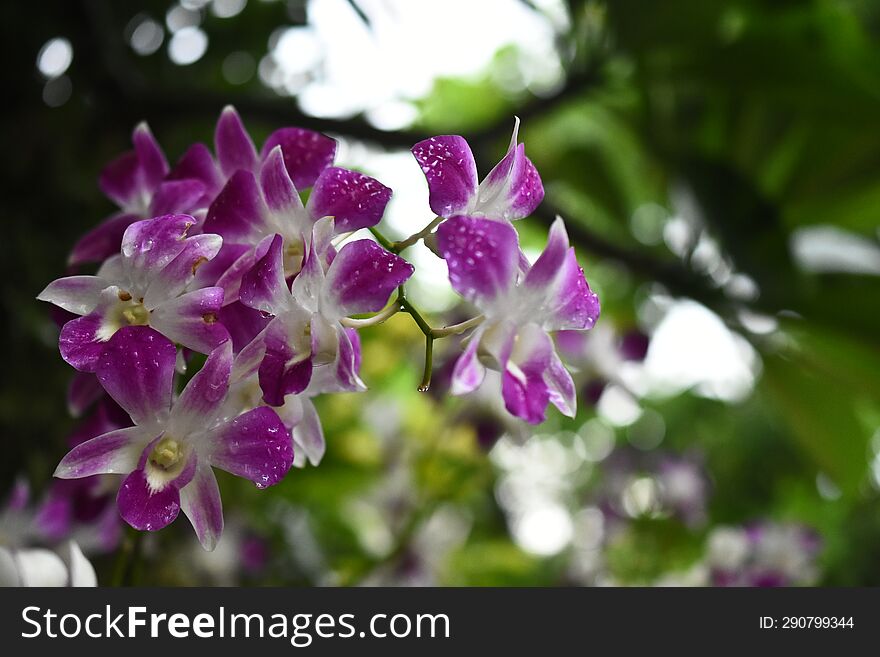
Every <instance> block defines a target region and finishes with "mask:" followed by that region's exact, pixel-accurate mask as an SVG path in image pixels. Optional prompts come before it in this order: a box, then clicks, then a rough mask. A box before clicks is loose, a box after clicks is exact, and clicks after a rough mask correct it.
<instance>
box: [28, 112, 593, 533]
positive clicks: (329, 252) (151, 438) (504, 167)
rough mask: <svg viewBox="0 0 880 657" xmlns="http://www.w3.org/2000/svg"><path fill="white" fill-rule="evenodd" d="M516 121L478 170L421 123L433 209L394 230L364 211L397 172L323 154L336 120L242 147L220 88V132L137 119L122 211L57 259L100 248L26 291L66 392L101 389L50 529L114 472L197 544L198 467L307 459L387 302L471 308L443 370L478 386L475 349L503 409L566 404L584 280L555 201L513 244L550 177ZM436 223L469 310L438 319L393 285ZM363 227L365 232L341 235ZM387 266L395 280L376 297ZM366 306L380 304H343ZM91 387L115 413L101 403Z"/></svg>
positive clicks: (116, 190)
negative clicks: (566, 355) (326, 411)
mask: <svg viewBox="0 0 880 657" xmlns="http://www.w3.org/2000/svg"><path fill="white" fill-rule="evenodd" d="M518 131H519V119H517V120H516V122H515V125H514V130H513V135H512V138H511V142H510V146H509V148H508V151H507V153H506V155H505V156H504V158H503V159H502V160H501V161H500V162H499V163H498V164H497V165H496V166H495V167H494V168H493V169H492V171H491V172H490V173H489V175H488V176H487V177H486V178H485V179H484V180H483V181H482V182H478V178H477V167H476V163H475V161H474V157H473V154H472V153H471V150H470V147H469V146H468V144H467V142H466V141H465V140H464V138H462V137H460V136H454V135H452V136H438V137H433V138H431V139H427V140H425V141H422V142H419V143H418V144H416V145H415V146H414V147H413V149H412V152H413V155H414V156H415V158H416V160H417V162H418V163H419V165H420V166H421V169H422V171H423V172H424V174H425V177H426V179H427V181H428V187H429V192H430V200H429V201H430V207H431V209H432V210H433V212H434V213H435V214H436V215H437V218H436V219H435V221H434V222H432V223H431V225H430V226H429V228H428V229H425V230H422V231H420V232H417V233H414V234H413V235H412V236H410V237H409V238H407V239H405V240H402V241H400V242H397V243H389V242H388V241H386V240H385V239H384V238H383V237H382V236H381V234H379V233H378V232H377V231H376V230H375V226H376V225H377V224H378V223H379V222H380V220H381V219H382V217H383V215H384V213H385V209H386V206H387V205H388V202H389V200H390V198H391V193H392V192H391V189H389V188H388V187H386V186H385V185H383V184H382V183H380V182H379V181H377V180H375V179H373V178H371V177H369V176H366V175H364V174H361V173H358V172H355V171H350V170H348V169H344V168H340V167H337V166H333V162H334V159H335V156H336V142H335V140H333V139H331V138H330V137H327V136H325V135H322V134H320V133H317V132H313V131H311V130H306V129H302V128H293V127H291V128H282V129H280V130H277V131H275V132H273V133H272V134H270V136H269V137H268V139H267V140H266V141H265V143H264V144H263V145H262V147H261V148H260V149H259V150H258V149H257V147H256V146H255V145H254V142H253V140H252V139H251V137H250V136H249V135H248V132H247V130H246V129H245V127H244V125H243V123H242V121H241V118H240V117H239V115H238V114H237V113H236V111H235V110H234V109H233V108H231V107H227V108H225V109H224V110H223V112H222V114H221V116H220V118H219V120H218V122H217V126H216V131H215V135H214V153H213V154H212V152H211V151H210V150H209V148H208V147H207V146H205V145H203V144H194V145H192V146H191V147H190V148H189V149H188V150H187V151H186V152H185V154H184V155H183V157H182V158H180V160H178V162H177V164H176V165H175V166H174V167H173V168H172V167H169V165H168V162H167V160H166V158H165V155H164V153H163V152H162V150H161V148H160V147H159V145H158V144H157V143H156V140H155V139H154V138H153V136H152V134H151V133H150V131H149V129H148V128H147V127H146V124H141V125H139V126H138V127H137V128H136V129H135V131H134V135H133V142H134V150H133V151H131V152H129V153H125V154H123V155H122V156H120V157H119V158H117V159H116V160H115V161H113V162H112V163H111V164H110V165H109V166H108V167H107V168H106V169H105V170H104V172H103V173H102V175H101V181H100V186H101V189H102V190H103V191H104V192H105V193H106V194H107V196H109V197H110V198H111V199H112V200H114V201H115V202H116V203H117V205H118V206H119V208H120V213H119V214H117V215H114V216H113V217H111V218H110V219H109V220H107V221H106V222H104V223H103V224H101V225H100V226H98V227H97V228H95V229H94V230H93V231H91V232H90V233H88V234H87V235H86V236H85V237H84V238H82V240H80V242H79V243H78V244H77V246H76V248H75V249H74V253H73V255H72V256H71V258H70V261H69V263H70V264H71V266H74V267H76V266H79V265H81V264H84V263H87V262H98V263H101V264H100V266H99V268H98V271H97V274H96V275H94V276H67V277H64V278H60V279H58V280H56V281H53V282H52V283H50V284H49V285H48V286H47V287H46V288H45V289H44V290H43V291H42V292H41V293H40V295H39V297H38V298H39V299H40V300H43V301H48V302H50V303H52V304H54V305H55V306H57V307H58V308H60V309H61V310H59V311H58V313H59V316H61V315H63V316H64V321H65V323H64V324H63V326H62V328H61V334H60V338H59V348H60V351H61V355H62V357H63V358H64V360H65V361H67V362H68V363H69V364H71V365H72V366H73V367H74V368H76V369H77V370H79V372H78V374H77V376H76V378H75V380H74V382H73V383H72V384H71V387H70V391H69V398H68V405H69V408H70V410H71V413H72V414H74V415H79V414H82V413H83V412H84V411H85V410H86V409H87V408H88V407H89V406H91V405H93V404H95V402H96V401H98V400H99V399H101V398H102V397H103V399H102V401H101V402H100V405H99V406H98V409H97V411H96V413H95V415H94V416H93V418H95V417H96V418H98V420H97V421H96V422H91V421H90V422H87V423H85V424H84V425H83V429H82V430H81V431H80V432H79V435H78V439H77V440H76V441H75V442H74V443H73V444H72V445H71V446H72V449H71V451H70V452H69V453H68V454H67V456H65V457H64V458H63V459H62V461H61V463H60V465H59V466H58V469H57V470H56V473H55V474H56V476H57V477H59V478H61V479H78V480H80V481H79V482H66V481H65V482H59V483H60V485H58V486H55V487H53V489H52V490H51V491H50V494H49V495H48V496H47V498H46V503H45V505H44V509H43V512H42V516H43V520H44V521H45V522H44V523H43V524H44V525H45V528H44V531H45V533H52V534H53V535H56V536H59V537H60V536H62V535H66V534H67V533H68V532H69V529H70V527H71V526H73V524H74V521H76V520H78V519H79V517H80V515H79V514H80V512H82V511H89V510H92V509H91V507H90V506H89V505H92V506H95V505H96V504H97V501H98V500H100V501H101V502H102V503H104V502H106V499H105V498H106V493H107V489H106V484H107V482H108V481H111V482H112V478H107V477H102V478H100V479H98V478H95V477H93V475H99V474H120V475H125V479H124V481H123V482H122V485H121V487H120V488H119V492H118V494H117V506H118V509H119V512H120V513H121V515H122V517H123V518H124V519H125V521H126V522H128V524H130V525H131V526H133V527H135V528H136V529H140V530H157V529H161V528H162V527H165V526H166V525H168V524H170V523H171V522H172V521H173V520H174V519H175V518H176V517H177V515H178V514H179V512H180V510H183V512H184V514H185V515H186V516H187V517H188V518H189V519H190V521H191V522H192V524H193V527H194V528H195V531H196V534H197V536H198V538H199V541H200V542H201V544H202V545H203V546H204V547H205V548H206V549H209V550H210V549H213V547H214V546H215V545H216V543H217V540H218V539H219V537H220V534H221V532H222V529H223V513H222V508H221V501H220V493H219V489H218V484H217V480H216V478H215V475H214V471H213V468H214V467H217V468H220V469H223V470H226V471H229V472H231V473H233V474H236V475H239V476H241V477H244V478H247V479H250V480H251V481H253V482H254V483H255V484H256V485H257V486H258V487H261V488H262V487H266V486H270V485H272V484H275V483H277V482H278V481H280V480H281V479H282V478H283V477H284V476H285V475H286V473H287V472H288V470H289V469H290V467H291V466H292V465H297V466H301V465H304V464H305V463H306V462H309V463H312V464H313V465H317V464H318V463H319V462H320V461H321V458H322V457H323V455H324V452H325V439H324V434H323V430H322V427H321V421H320V418H319V417H318V413H317V410H316V407H315V404H314V403H313V401H312V400H313V398H314V397H316V396H318V395H323V394H328V393H335V392H346V391H361V390H364V389H365V388H366V386H365V384H364V382H363V381H362V380H361V378H360V366H361V345H360V337H359V335H358V332H357V329H358V328H361V327H364V326H373V325H377V324H380V323H382V322H383V321H385V320H386V319H388V318H389V317H390V316H391V315H393V314H394V313H395V312H398V311H400V310H405V311H406V312H408V313H409V314H411V315H413V317H414V318H416V321H417V323H418V325H419V327H420V329H421V330H422V331H423V332H424V333H425V336H426V339H427V340H428V347H430V346H431V344H432V341H433V340H434V339H435V338H438V337H443V336H446V335H451V334H453V333H457V334H462V333H463V332H464V331H466V330H468V329H471V328H474V327H476V328H474V330H473V333H472V334H471V335H470V336H469V337H468V338H467V339H466V340H465V341H464V343H463V344H464V345H465V348H464V352H463V354H461V356H459V357H458V359H457V361H456V364H455V367H454V370H453V372H452V380H451V392H452V394H456V395H460V394H463V393H467V392H471V391H473V390H475V389H476V388H477V387H479V386H480V385H481V383H482V382H483V378H484V376H485V373H486V367H487V366H488V367H489V368H491V369H494V370H497V371H498V372H499V373H500V377H499V378H500V381H501V384H500V387H501V398H503V400H504V404H505V407H506V409H507V410H508V411H509V412H510V413H511V414H513V415H514V416H516V417H519V418H522V419H523V420H526V421H527V422H529V423H533V424H535V423H539V422H541V421H543V420H544V418H545V414H546V408H547V406H548V405H549V404H550V403H552V404H554V405H555V406H557V407H558V408H559V409H560V411H562V412H563V413H565V414H567V415H573V414H574V412H575V407H576V398H575V387H574V383H573V382H572V378H571V375H570V374H569V373H568V371H567V370H566V369H565V367H564V366H563V365H562V362H561V361H560V359H559V356H558V355H557V353H556V349H555V346H554V337H553V336H554V335H555V332H557V331H583V330H585V329H589V328H591V327H592V326H593V324H594V323H595V321H596V319H597V318H598V315H599V302H598V299H597V298H596V295H595V294H593V292H592V291H591V290H590V287H589V285H588V284H587V281H586V279H585V278H584V274H583V270H581V268H580V267H579V266H578V263H577V260H576V259H575V255H574V251H573V249H572V248H570V246H569V242H568V236H567V234H566V231H565V227H564V225H563V223H562V220H561V219H559V220H557V221H556V223H554V224H553V227H552V228H551V230H550V236H549V240H548V243H547V246H546V248H545V250H544V252H543V253H542V254H541V256H540V257H539V258H538V259H537V260H536V261H535V263H534V264H531V263H529V261H528V260H527V259H526V257H525V255H524V254H523V252H522V250H521V249H520V247H519V239H518V236H517V232H516V230H515V229H514V227H513V223H512V222H513V221H514V220H516V219H520V218H523V217H525V216H527V215H529V214H531V213H532V212H533V211H534V210H535V208H536V207H537V205H538V204H539V203H540V202H541V200H542V199H543V196H544V188H543V184H542V182H541V178H540V176H539V175H538V172H537V170H536V169H535V167H534V165H533V164H532V162H531V161H530V160H529V159H528V158H527V157H526V155H525V149H524V146H523V145H522V144H519V143H517V137H518ZM306 190H310V191H309V192H308V200H307V201H306V202H303V198H304V196H302V193H303V192H304V191H306ZM438 224H439V229H438V230H437V233H436V235H434V236H431V239H432V240H435V242H432V244H431V245H430V246H431V248H435V247H436V249H435V250H436V251H438V252H439V253H440V254H441V255H442V256H443V258H444V259H445V260H446V263H447V266H448V270H449V277H450V280H451V283H452V286H453V288H454V289H455V290H456V291H457V292H458V293H459V294H460V295H461V296H462V297H463V298H464V299H465V300H467V301H469V302H470V303H472V304H473V305H475V306H476V307H477V308H478V310H479V311H480V313H481V315H480V316H479V317H476V318H472V319H470V320H467V321H464V322H461V323H460V324H457V325H453V326H451V327H445V328H442V329H432V328H430V325H429V324H428V322H427V320H425V319H424V318H422V317H420V316H419V314H418V311H417V309H415V308H414V307H413V305H412V304H411V303H410V301H409V300H408V299H407V298H406V297H405V295H404V290H403V285H404V284H405V283H406V282H407V281H408V280H409V278H410V276H412V274H413V271H414V269H413V266H412V265H411V264H409V263H408V262H407V261H406V260H404V259H403V258H401V257H400V256H398V255H397V253H399V252H401V251H402V250H403V249H405V248H406V247H407V246H409V245H412V244H415V243H416V242H417V241H418V240H420V239H425V238H427V237H428V236H429V231H430V230H432V229H433V227H434V226H437V225H438ZM363 228H370V229H372V230H373V231H374V232H376V239H377V240H378V242H376V241H373V240H371V239H361V240H356V241H351V242H348V243H344V240H345V238H346V237H347V236H348V234H350V233H352V232H354V231H356V230H359V229H363ZM340 243H342V244H343V246H341V248H340V247H339V244H340ZM380 244H381V245H385V246H381V245H380ZM386 247H387V248H386ZM398 288H399V289H400V297H399V302H396V303H394V304H392V305H388V300H389V297H390V296H391V295H392V294H393V293H394V291H395V290H396V289H398ZM368 313H369V314H372V313H375V314H374V315H373V316H371V317H368V318H363V317H357V316H359V315H364V314H368ZM71 317H72V319H71ZM60 323H61V322H60V321H59V325H60ZM178 347H181V349H178ZM189 352H197V353H202V354H206V355H207V360H206V361H205V363H204V365H203V366H202V368H201V369H200V370H199V371H198V372H196V373H195V374H194V375H193V376H192V378H191V379H190V380H189V383H188V384H187V385H186V387H185V388H184V389H183V391H182V392H181V393H180V395H179V396H176V397H175V394H174V389H175V388H174V382H175V372H183V370H184V368H185V367H186V361H187V356H188V354H189ZM428 353H430V350H429V351H428ZM192 362H195V359H192ZM192 362H191V363H190V365H192ZM426 362H428V363H430V358H428V359H426ZM429 379H430V367H429V366H426V369H425V379H424V381H429ZM99 386H100V387H99ZM423 387H424V388H426V387H427V384H425V385H424V386H423ZM486 389H487V390H488V387H486ZM105 392H106V395H108V396H109V397H104V393H105ZM111 399H112V400H113V401H111ZM495 399H499V397H498V396H497V394H496V395H495ZM117 405H118V406H117ZM120 407H121V409H120ZM107 408H112V409H115V411H120V410H121V411H124V413H126V414H127V415H128V416H129V417H124V416H123V417H122V418H119V417H116V414H115V411H114V416H113V417H112V418H110V417H105V416H103V415H101V413H105V411H106V409H107ZM105 415H106V413H105ZM111 419H112V422H109V420H111ZM104 420H107V422H105V421H104ZM129 420H130V421H131V423H133V426H129ZM517 422H518V421H517ZM519 424H522V423H519ZM98 433H100V435H96V434H98ZM86 438H88V439H86ZM89 477H91V479H86V478H89ZM73 484H76V485H73ZM83 500H84V502H83ZM81 502H82V504H83V505H84V506H83V508H82V509H80V508H79V507H78V506H77V505H80V504H81ZM93 502H94V503H95V504H92V503H93ZM87 507H88V508H87ZM95 508H97V507H95ZM105 508H106V504H105V505H104V507H102V509H105ZM111 510H112V507H111ZM102 513H103V511H102ZM110 520H116V518H115V517H112V518H110Z"/></svg>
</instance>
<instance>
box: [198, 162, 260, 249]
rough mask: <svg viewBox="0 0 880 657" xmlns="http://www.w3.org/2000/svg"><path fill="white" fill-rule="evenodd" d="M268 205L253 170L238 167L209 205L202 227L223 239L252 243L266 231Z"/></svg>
mask: <svg viewBox="0 0 880 657" xmlns="http://www.w3.org/2000/svg"><path fill="white" fill-rule="evenodd" d="M267 212H268V209H267V208H266V204H265V202H264V201H263V195H262V194H261V193H260V188H259V186H258V185H257V180H256V178H254V174H253V173H251V172H250V171H238V172H237V173H235V174H234V175H233V176H232V177H231V178H230V179H229V182H227V183H226V186H225V187H224V188H223V189H222V190H221V192H220V194H218V195H217V198H216V199H215V200H214V202H213V203H212V204H211V207H210V208H208V216H207V217H206V218H205V224H204V227H203V230H204V231H205V232H206V233H217V234H219V235H222V236H223V239H224V240H229V241H231V242H239V243H253V242H254V241H255V240H256V239H259V238H260V237H262V236H263V235H264V234H265V233H266V232H267V226H266V213H267Z"/></svg>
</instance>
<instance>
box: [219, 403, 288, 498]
mask: <svg viewBox="0 0 880 657" xmlns="http://www.w3.org/2000/svg"><path fill="white" fill-rule="evenodd" d="M210 439H211V441H212V445H211V453H210V461H211V463H212V465H215V466H216V467H218V468H221V469H223V470H226V471H227V472H231V473H232V474H234V475H237V476H239V477H244V478H245V479H250V480H251V481H252V482H254V483H255V484H256V485H257V487H258V488H265V487H266V486H271V485H272V484H276V483H278V482H279V481H280V480H281V479H282V478H283V477H284V475H285V474H287V471H288V470H290V466H291V464H292V463H293V441H292V440H291V438H290V434H289V433H288V431H287V428H286V427H285V426H284V424H283V423H282V422H281V419H280V418H279V417H278V414H277V413H276V412H275V411H273V410H272V409H271V408H269V407H268V406H260V407H259V408H255V409H254V410H252V411H248V412H247V413H244V414H242V415H239V416H238V417H236V418H235V419H234V420H232V421H231V422H228V423H227V424H225V425H223V426H221V427H218V428H217V429H216V431H215V432H214V434H213V435H212V436H211V438H210Z"/></svg>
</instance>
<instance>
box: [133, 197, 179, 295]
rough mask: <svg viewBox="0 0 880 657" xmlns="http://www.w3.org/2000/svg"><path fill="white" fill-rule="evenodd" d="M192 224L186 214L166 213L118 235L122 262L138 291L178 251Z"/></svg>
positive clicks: (143, 288)
mask: <svg viewBox="0 0 880 657" xmlns="http://www.w3.org/2000/svg"><path fill="white" fill-rule="evenodd" d="M195 223H196V220H195V219H193V218H192V217H191V216H189V215H186V214H169V215H165V216H163V217H157V218H155V219H147V220H146V221H137V222H135V223H133V224H132V225H131V226H129V227H128V229H127V230H126V231H125V235H123V236H122V265H123V268H124V270H125V272H126V274H127V275H128V277H129V279H130V280H131V282H132V284H133V285H134V286H135V287H136V288H137V289H138V290H140V291H141V292H143V291H146V288H147V287H148V286H149V284H150V282H151V281H152V279H153V278H154V277H155V276H157V275H159V274H160V273H161V271H162V270H163V269H164V268H165V267H166V266H167V265H168V264H169V263H170V262H171V261H172V260H174V258H176V257H177V256H178V255H179V254H180V252H181V251H182V250H183V247H184V240H185V239H186V234H187V232H188V231H189V229H190V228H192V227H193V225H195ZM128 291H129V292H132V290H128Z"/></svg>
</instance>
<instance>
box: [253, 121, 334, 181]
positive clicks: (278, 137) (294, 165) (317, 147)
mask: <svg viewBox="0 0 880 657" xmlns="http://www.w3.org/2000/svg"><path fill="white" fill-rule="evenodd" d="M278 146H280V147H281V151H282V152H283V154H284V164H285V166H286V168H287V172H288V173H289V174H290V178H291V180H293V184H294V185H295V186H296V188H297V189H306V188H307V187H311V186H312V185H314V184H315V180H316V179H317V178H318V176H319V175H320V173H321V172H322V171H323V170H324V169H326V168H327V167H328V166H330V165H331V164H332V163H333V158H334V157H336V140H335V139H331V138H330V137H328V136H326V135H322V134H321V133H319V132H313V131H312V130H306V129H304V128H281V129H280V130H276V131H275V132H273V133H272V134H271V135H269V138H268V139H266V143H265V144H263V150H262V153H263V157H264V158H265V157H266V155H267V154H268V153H270V152H271V151H272V150H274V149H275V148H276V147H278Z"/></svg>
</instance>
